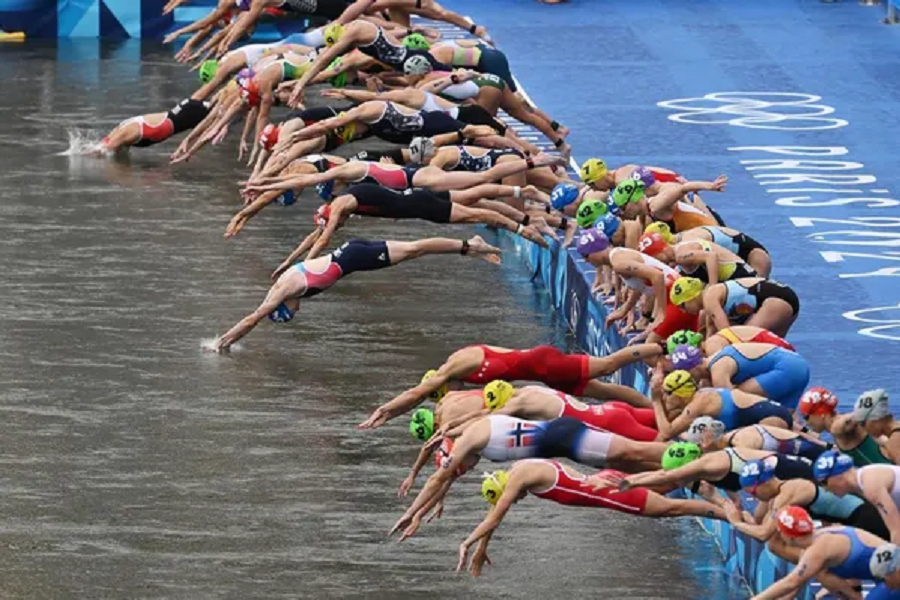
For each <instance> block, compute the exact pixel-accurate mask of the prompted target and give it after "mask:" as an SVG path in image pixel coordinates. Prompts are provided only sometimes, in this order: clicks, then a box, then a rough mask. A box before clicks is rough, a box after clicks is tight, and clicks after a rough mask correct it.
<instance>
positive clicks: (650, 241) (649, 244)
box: [638, 233, 669, 256]
mask: <svg viewBox="0 0 900 600" xmlns="http://www.w3.org/2000/svg"><path fill="white" fill-rule="evenodd" d="M668 247H669V245H668V244H667V243H666V240H664V239H663V237H662V236H661V235H659V234H658V233H645V234H644V235H642V236H641V239H640V240H638V250H640V251H641V252H643V253H644V254H646V255H648V256H656V255H657V254H659V253H660V252H662V251H663V250H665V249H666V248H668Z"/></svg>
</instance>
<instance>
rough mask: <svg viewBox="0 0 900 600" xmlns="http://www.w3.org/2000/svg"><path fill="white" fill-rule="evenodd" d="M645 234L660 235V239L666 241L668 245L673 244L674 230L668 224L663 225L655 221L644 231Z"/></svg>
mask: <svg viewBox="0 0 900 600" xmlns="http://www.w3.org/2000/svg"><path fill="white" fill-rule="evenodd" d="M644 233H658V234H659V235H660V237H661V238H662V239H664V240H665V241H666V243H667V244H671V243H672V229H671V228H670V227H669V225H668V224H667V223H663V222H662V221H654V222H653V223H650V224H649V225H647V227H646V228H645V229H644Z"/></svg>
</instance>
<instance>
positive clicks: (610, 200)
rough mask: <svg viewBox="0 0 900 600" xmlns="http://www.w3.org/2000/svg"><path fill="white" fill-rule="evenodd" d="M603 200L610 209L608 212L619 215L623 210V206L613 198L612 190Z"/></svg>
mask: <svg viewBox="0 0 900 600" xmlns="http://www.w3.org/2000/svg"><path fill="white" fill-rule="evenodd" d="M603 202H604V203H605V204H606V208H607V209H609V210H608V211H607V213H606V214H609V215H615V216H619V214H620V213H621V212H622V208H621V207H620V206H619V205H618V204H616V202H615V200H613V196H612V192H610V193H609V195H608V196H607V197H606V200H604V201H603Z"/></svg>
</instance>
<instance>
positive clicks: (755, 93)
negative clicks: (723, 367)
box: [453, 0, 900, 406]
mask: <svg viewBox="0 0 900 600" xmlns="http://www.w3.org/2000/svg"><path fill="white" fill-rule="evenodd" d="M453 9H454V10H456V11H458V12H460V13H462V14H466V15H470V16H472V18H474V19H475V20H476V21H477V22H479V23H484V24H485V25H486V26H488V27H489V29H490V31H491V33H492V35H493V36H494V38H495V39H496V41H497V43H498V46H499V47H501V48H502V49H503V51H504V52H506V53H507V55H508V56H509V59H510V63H511V65H512V68H513V73H514V74H515V75H516V77H517V78H518V79H519V80H520V81H521V83H522V85H523V86H524V87H525V88H526V89H527V91H528V94H529V95H530V96H531V98H532V99H533V100H534V101H535V102H536V103H537V105H538V106H540V107H541V108H542V109H543V110H545V111H546V112H548V113H549V114H550V115H551V116H553V117H554V118H555V119H557V120H559V121H560V122H562V123H564V124H566V125H568V126H569V127H571V128H572V134H571V136H570V138H569V140H570V142H571V143H572V146H573V147H574V150H575V158H576V160H578V161H579V162H580V161H582V160H584V159H586V158H589V157H591V156H600V157H602V158H604V159H605V160H606V161H607V163H608V164H610V165H611V166H613V165H619V164H623V163H626V162H637V163H641V164H652V165H658V166H663V167H669V168H673V169H676V170H678V171H679V172H681V173H683V174H684V175H685V176H687V177H688V178H694V179H712V178H714V177H715V176H716V175H718V174H719V173H725V174H727V175H728V176H729V177H730V184H729V188H728V190H727V192H726V193H724V194H721V195H713V194H707V197H708V199H709V201H710V203H711V204H712V205H713V206H714V207H715V208H716V209H717V210H719V211H720V212H721V213H722V214H723V216H724V217H725V219H726V221H727V222H728V224H729V225H730V226H732V227H735V228H737V229H740V230H743V231H745V232H746V233H748V234H750V235H751V236H753V237H755V238H756V239H758V240H759V241H760V242H762V243H763V244H764V245H765V246H767V247H768V249H769V250H770V252H771V254H772V256H773V260H774V265H775V269H774V272H773V277H774V278H776V279H778V280H780V281H782V282H783V283H786V284H788V285H790V286H792V287H793V288H794V289H795V290H796V291H797V293H798V294H799V296H800V299H801V303H802V309H801V316H800V319H799V321H798V322H797V324H796V325H795V326H794V328H793V330H792V331H791V334H790V339H791V340H792V341H793V342H794V343H795V344H796V346H797V347H798V349H799V350H800V352H801V353H802V354H803V355H804V356H805V357H806V358H807V359H808V360H809V361H810V364H811V368H812V381H813V384H816V385H825V386H828V387H830V388H832V389H833V390H834V391H836V392H837V393H838V394H839V396H840V398H841V400H842V405H844V406H848V405H849V404H850V403H852V401H853V400H854V399H855V398H856V395H857V394H859V392H861V391H863V390H865V389H870V388H874V387H884V388H886V389H891V388H892V387H894V384H895V383H896V381H897V368H896V363H897V362H898V359H900V306H898V303H900V279H898V276H900V209H898V204H900V201H898V200H896V199H894V196H897V197H900V194H898V192H900V171H898V166H900V165H898V157H900V136H897V134H896V133H895V132H894V131H893V127H895V126H896V124H897V123H898V122H900V119H898V117H897V115H896V114H895V113H896V112H897V107H898V106H900V78H898V77H897V75H896V74H897V72H898V67H900V28H896V27H890V26H886V25H882V24H881V22H880V20H881V18H882V17H883V15H884V8H883V7H863V6H860V5H858V4H857V3H854V2H844V3H820V2H816V1H813V0H804V1H801V2H785V1H784V0H761V1H757V2H752V3H749V2H736V1H733V0H728V1H703V0H690V1H677V0H666V1H664V2H663V1H653V0H644V1H641V2H633V1H629V0H604V1H603V2H598V1H591V0H573V1H572V2H570V3H567V4H562V5H555V6H548V5H542V4H538V3H536V2H531V1H525V0H492V2H480V1H475V0H456V1H455V2H454V3H453ZM727 92H741V93H739V94H724V95H722V94H723V93H727ZM760 92H765V93H767V94H774V95H760V94H759V93H760ZM711 94H712V95H713V96H712V97H710V96H709V95H711ZM819 97H820V98H821V99H819ZM659 103H666V104H668V105H669V106H670V107H671V108H667V107H665V106H660V105H659ZM676 115H682V116H680V117H677V118H678V119H679V121H687V122H679V121H676V120H673V117H676ZM729 121H730V122H731V123H729ZM747 147H765V148H767V149H747ZM775 147H795V148H793V149H783V148H782V152H789V153H792V154H776V153H775ZM796 147H805V148H804V149H798V148H796ZM741 148H744V149H741ZM798 152H806V153H812V154H820V156H798V155H793V154H796V153H798ZM823 154H831V155H829V156H821V155H823ZM779 159H780V160H806V161H828V162H819V163H806V164H802V163H801V164H799V165H796V164H783V163H782V164H779V163H780V160H779ZM746 161H765V162H756V163H753V162H750V163H748V162H746ZM810 178H817V179H818V181H816V180H815V179H814V180H813V181H810ZM805 190H815V191H805ZM835 190H837V191H835ZM809 219H812V221H809ZM823 219H832V220H836V222H830V221H827V220H823Z"/></svg>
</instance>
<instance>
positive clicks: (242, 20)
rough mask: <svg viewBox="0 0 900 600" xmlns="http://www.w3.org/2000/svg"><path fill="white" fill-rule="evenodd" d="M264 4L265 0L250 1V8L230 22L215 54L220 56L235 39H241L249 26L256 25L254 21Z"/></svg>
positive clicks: (262, 9)
mask: <svg viewBox="0 0 900 600" xmlns="http://www.w3.org/2000/svg"><path fill="white" fill-rule="evenodd" d="M266 6H268V2H267V0H253V2H251V3H250V10H248V11H247V12H244V13H241V14H240V15H238V18H237V19H235V20H234V21H233V22H232V24H231V31H229V32H228V36H227V37H226V38H225V39H224V40H222V43H220V44H219V49H218V50H217V51H216V55H217V56H219V57H221V56H222V55H223V54H225V53H226V52H228V49H229V48H230V47H231V46H232V45H233V44H234V43H235V42H236V41H238V40H239V39H241V36H243V35H244V34H245V33H247V31H248V30H249V29H250V28H251V27H253V26H254V25H256V22H257V21H259V18H260V16H261V15H262V13H263V11H264V10H265V9H266Z"/></svg>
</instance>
